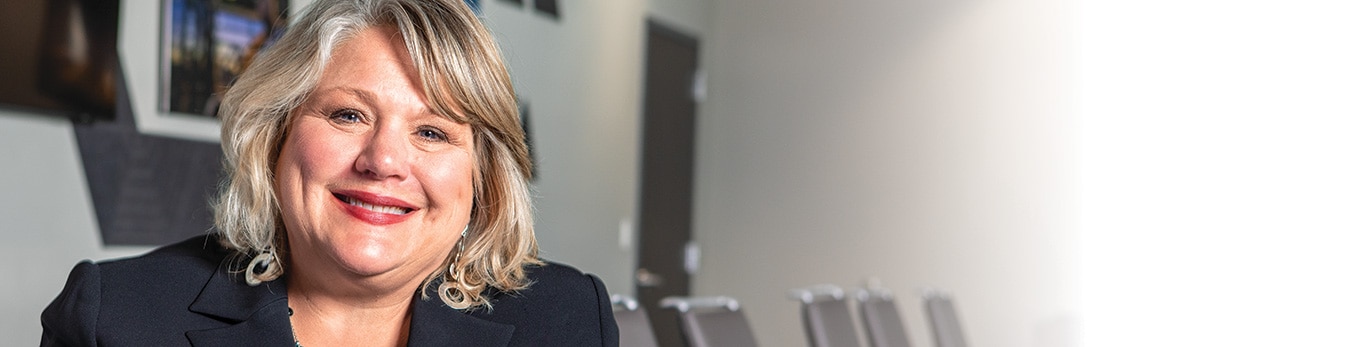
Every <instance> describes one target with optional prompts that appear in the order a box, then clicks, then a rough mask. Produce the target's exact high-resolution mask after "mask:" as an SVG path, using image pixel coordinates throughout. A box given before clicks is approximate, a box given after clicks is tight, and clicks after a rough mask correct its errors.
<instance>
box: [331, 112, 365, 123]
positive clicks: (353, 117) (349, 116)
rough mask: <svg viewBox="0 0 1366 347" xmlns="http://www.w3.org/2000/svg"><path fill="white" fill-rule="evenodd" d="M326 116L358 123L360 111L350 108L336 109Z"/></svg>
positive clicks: (343, 121)
mask: <svg viewBox="0 0 1366 347" xmlns="http://www.w3.org/2000/svg"><path fill="white" fill-rule="evenodd" d="M328 118H331V119H332V120H333V121H336V122H341V123H360V122H361V120H362V118H361V115H360V112H356V110H351V109H346V110H338V111H336V112H332V115H331V116H329V117H328Z"/></svg>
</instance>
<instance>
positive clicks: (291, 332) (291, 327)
mask: <svg viewBox="0 0 1366 347" xmlns="http://www.w3.org/2000/svg"><path fill="white" fill-rule="evenodd" d="M289 316H290V317H294V308H293V307H290V308H289ZM289 336H290V337H293V338H294V347H304V345H301V344H299V334H296V333H294V324H290V325H289Z"/></svg>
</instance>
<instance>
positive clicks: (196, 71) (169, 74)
mask: <svg viewBox="0 0 1366 347" xmlns="http://www.w3.org/2000/svg"><path fill="white" fill-rule="evenodd" d="M287 6H288V3H287V0H162V11H161V51H162V54H161V59H160V61H161V86H160V93H159V94H160V102H159V107H158V110H159V111H161V112H170V113H179V114H191V115H202V116H205V117H214V116H215V114H216V112H217V109H218V107H217V106H218V100H219V99H220V98H221V97H222V95H223V92H225V91H227V87H228V86H229V85H231V84H232V82H233V80H235V79H236V78H237V76H238V75H240V74H241V73H242V71H243V70H244V69H246V67H247V66H248V65H250V64H251V62H252V60H253V59H254V58H255V57H256V54H258V53H260V52H261V50H262V49H264V48H266V47H269V46H270V45H271V44H272V43H274V42H275V41H276V40H277V39H279V38H280V36H281V35H282V34H283V33H284V29H285V26H286V25H287V24H288V23H289V22H288V20H286V14H287V13H288V8H287Z"/></svg>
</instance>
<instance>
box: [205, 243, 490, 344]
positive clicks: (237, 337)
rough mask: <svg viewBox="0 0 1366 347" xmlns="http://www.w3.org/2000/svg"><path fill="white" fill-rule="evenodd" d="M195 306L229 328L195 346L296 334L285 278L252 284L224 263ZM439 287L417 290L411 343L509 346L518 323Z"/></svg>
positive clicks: (209, 333)
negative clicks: (467, 304)
mask: <svg viewBox="0 0 1366 347" xmlns="http://www.w3.org/2000/svg"><path fill="white" fill-rule="evenodd" d="M223 263H224V264H223V265H220V266H219V268H218V270H217V271H215V272H214V274H213V277H212V278H210V279H209V281H208V283H207V284H205V285H204V289H203V290H201V291H200V292H199V297H198V298H196V299H195V301H194V303H193V304H191V305H190V311H192V312H196V313H199V314H203V315H207V316H211V317H214V318H216V319H218V320H221V321H224V322H226V323H228V324H229V325H228V326H225V327H221V328H214V329H206V330H198V331H190V332H187V333H186V336H187V337H188V338H189V339H190V343H191V344H192V345H194V346H244V345H248V346H288V345H293V342H294V335H293V330H292V328H291V327H290V323H289V300H288V298H287V297H286V295H285V294H286V291H285V283H286V280H285V277H284V276H282V277H280V278H279V279H276V280H274V281H270V282H264V283H261V284H260V285H257V286H254V287H253V286H248V285H247V284H246V283H245V280H244V279H242V278H241V277H242V275H241V273H240V272H235V271H229V270H230V269H229V266H228V262H227V261H224V262H223ZM435 287H437V286H435V285H432V286H427V288H426V289H427V293H428V298H427V299H423V298H422V296H421V295H417V294H416V293H415V294H414V298H413V303H412V311H413V316H412V321H411V322H410V324H409V328H408V345H409V346H449V345H453V344H456V345H471V346H507V345H508V343H509V342H510V341H511V340H512V333H513V331H514V330H515V329H516V327H514V326H512V325H509V324H501V323H497V322H493V321H489V320H484V319H481V318H478V317H475V316H473V315H470V314H468V313H466V312H465V311H463V310H455V309H452V308H450V307H448V306H446V304H445V303H444V302H443V301H441V299H438V296H437V295H436V290H435V289H436V288H435Z"/></svg>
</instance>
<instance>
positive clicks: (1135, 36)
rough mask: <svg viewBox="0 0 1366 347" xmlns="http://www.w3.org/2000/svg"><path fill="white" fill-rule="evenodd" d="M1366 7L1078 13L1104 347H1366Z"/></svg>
mask: <svg viewBox="0 0 1366 347" xmlns="http://www.w3.org/2000/svg"><path fill="white" fill-rule="evenodd" d="M1364 12H1366V5H1363V4H1362V3H1360V2H1351V1H1300V2H1293V3H1290V2H1244V1H1221V0H1179V1H1171V0H1157V1H1143V2H1129V3H1121V2H1108V3H1107V2H1085V3H1083V4H1082V6H1080V7H1079V8H1078V13H1080V17H1079V18H1078V22H1077V29H1076V32H1075V34H1076V36H1075V37H1076V40H1077V48H1078V49H1077V57H1078V60H1077V64H1076V65H1077V71H1078V76H1077V77H1078V79H1077V85H1078V89H1077V90H1078V95H1077V106H1078V108H1077V112H1078V115H1079V116H1080V118H1079V119H1080V127H1079V129H1080V131H1079V133H1080V135H1081V137H1080V140H1079V147H1078V149H1079V152H1078V164H1079V166H1078V176H1077V184H1078V187H1079V200H1078V206H1079V209H1078V215H1079V218H1078V221H1079V223H1080V224H1079V228H1080V229H1079V230H1080V232H1081V234H1082V235H1083V236H1084V237H1083V239H1082V241H1081V245H1082V246H1081V247H1082V249H1083V251H1084V254H1083V256H1082V261H1081V263H1080V265H1081V267H1082V270H1081V274H1082V276H1081V279H1082V292H1083V300H1084V303H1083V307H1084V308H1083V312H1084V314H1085V317H1086V328H1085V342H1086V344H1087V345H1088V346H1363V345H1366V334H1362V329H1361V327H1363V326H1366V315H1363V314H1362V313H1363V312H1366V295H1363V293H1366V280H1363V277H1362V275H1361V274H1362V273H1363V271H1362V269H1363V265H1364V264H1366V252H1363V251H1362V248H1363V245H1366V136H1363V134H1366V103H1363V100H1366V97H1364V96H1366V64H1363V63H1362V62H1363V61H1366V45H1362V44H1361V43H1362V42H1363V39H1366V22H1363V21H1362V20H1361V19H1360V17H1361V16H1360V14H1361V13H1364Z"/></svg>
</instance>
